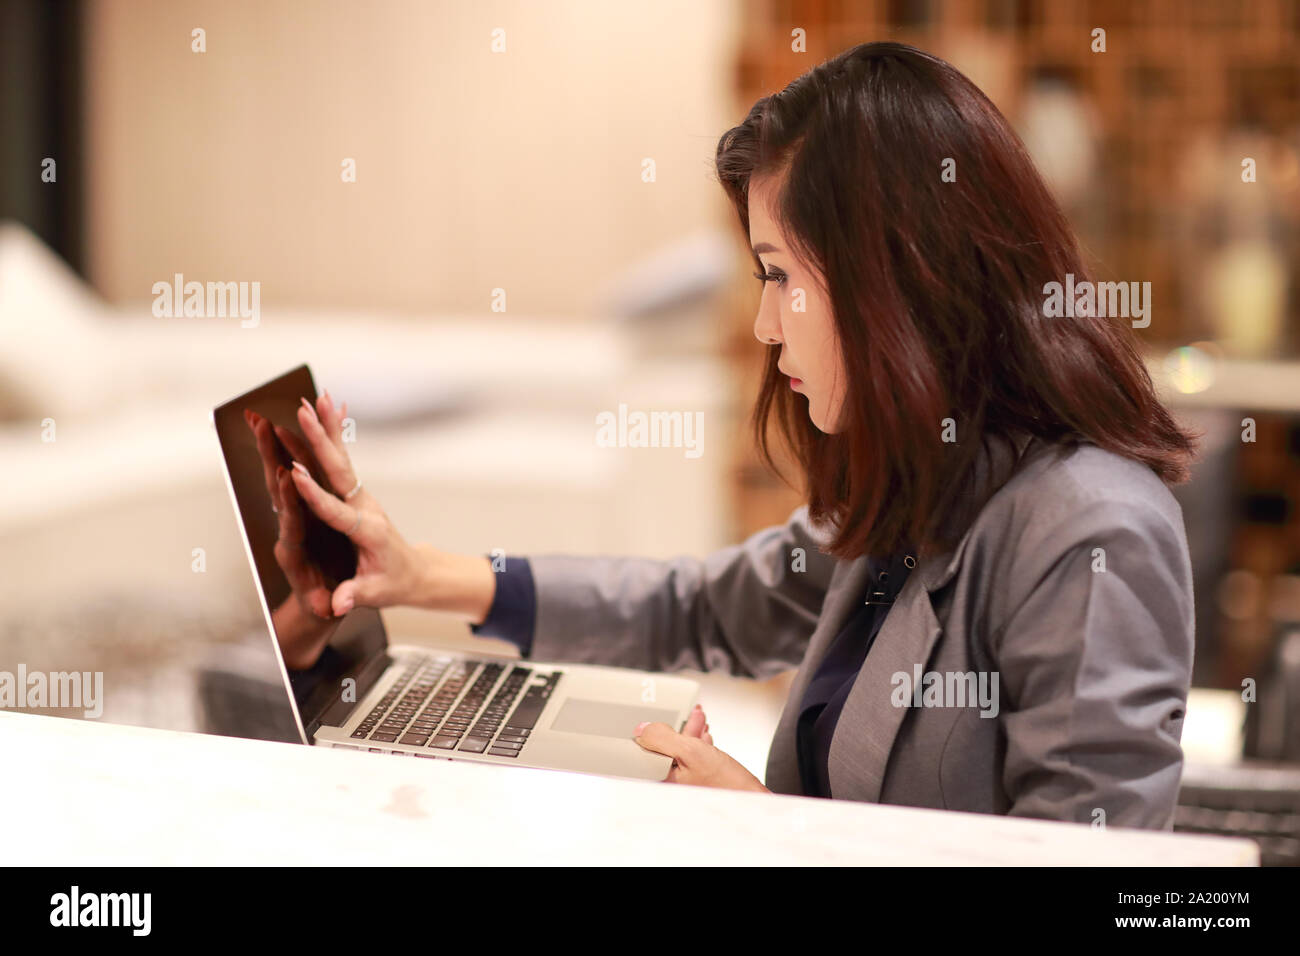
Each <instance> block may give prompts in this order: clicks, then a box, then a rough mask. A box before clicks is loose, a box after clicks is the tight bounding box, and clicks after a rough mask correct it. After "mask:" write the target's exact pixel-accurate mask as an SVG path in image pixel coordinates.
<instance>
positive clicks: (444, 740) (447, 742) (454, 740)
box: [429, 737, 460, 750]
mask: <svg viewBox="0 0 1300 956" xmlns="http://www.w3.org/2000/svg"><path fill="white" fill-rule="evenodd" d="M458 743H460V738H459V737H434V738H433V739H432V740H430V741H429V746H430V747H437V748H438V749H439V750H454V749H455V747H456V745H457V744H458Z"/></svg>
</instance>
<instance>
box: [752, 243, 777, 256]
mask: <svg viewBox="0 0 1300 956" xmlns="http://www.w3.org/2000/svg"><path fill="white" fill-rule="evenodd" d="M753 250H754V255H758V254H759V253H760V252H780V251H781V250H780V248H778V247H777V246H774V245H772V244H771V243H770V242H760V243H759V244H758V245H756V246H754V247H753Z"/></svg>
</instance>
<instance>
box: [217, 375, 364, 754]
mask: <svg viewBox="0 0 1300 956" xmlns="http://www.w3.org/2000/svg"><path fill="white" fill-rule="evenodd" d="M303 397H306V398H307V399H308V401H311V402H312V403H313V404H314V403H315V400H316V385H315V383H314V382H313V381H312V377H311V371H310V369H308V368H307V366H306V365H300V366H299V367H298V368H296V369H293V370H292V371H290V372H286V373H285V374H284V375H281V376H280V377H279V378H277V379H274V380H273V381H270V382H267V383H266V384H265V385H262V386H260V387H258V388H255V389H253V390H252V391H251V392H248V393H246V394H244V395H241V396H239V397H238V398H235V399H232V400H231V401H229V402H226V403H225V404H224V405H221V406H219V407H218V408H217V409H215V410H214V412H213V422H214V424H215V426H216V430H217V439H218V441H219V442H220V444H221V453H222V456H223V458H224V459H225V467H226V475H227V477H228V479H229V481H230V489H231V493H232V495H233V496H234V499H235V509H236V511H237V512H238V519H239V522H240V524H241V526H242V528H243V532H244V541H245V543H246V545H247V548H248V551H249V554H250V555H251V557H252V563H253V571H254V577H255V578H256V579H257V586H258V587H259V588H260V589H261V593H262V598H263V601H264V608H265V609H266V611H267V613H269V615H270V628H271V633H272V635H273V638H274V640H273V641H272V643H273V644H274V646H275V649H276V654H277V655H278V657H279V660H280V664H281V667H282V668H283V671H284V673H285V675H286V679H287V681H288V684H289V688H290V690H291V692H292V697H293V702H294V706H295V709H296V711H297V718H298V722H299V725H300V727H299V729H300V730H301V731H302V732H303V734H304V738H303V739H304V742H308V741H310V740H311V735H312V734H313V733H314V732H315V730H316V729H317V728H318V727H319V726H320V725H321V724H322V723H326V724H330V725H333V726H338V725H340V724H342V723H343V719H344V718H345V717H346V715H347V713H348V712H349V711H350V710H351V709H352V707H353V706H354V705H355V702H357V701H360V700H361V699H362V697H363V696H364V695H365V693H366V692H367V691H368V690H369V689H370V687H371V686H372V685H373V684H374V682H375V681H376V680H377V679H378V678H379V676H380V675H381V674H382V673H383V670H384V667H385V666H387V664H388V663H389V661H388V655H387V653H386V649H387V646H388V641H387V638H386V636H385V634H384V626H383V622H382V620H381V619H380V617H379V612H378V611H377V610H375V609H374V608H367V607H356V608H353V609H352V610H351V611H349V612H348V613H347V614H345V615H344V616H343V617H341V618H338V617H333V616H332V614H331V612H330V610H329V596H330V594H332V592H333V590H334V588H335V587H336V586H337V585H338V584H339V583H340V582H342V581H345V580H347V579H348V578H350V577H352V575H353V574H354V573H355V571H356V566H357V555H356V549H355V548H354V547H353V545H352V542H351V541H349V540H348V538H347V536H346V535H344V534H342V533H341V532H339V531H335V530H334V529H333V528H330V527H329V526H328V525H326V524H325V523H324V522H322V521H321V520H320V519H319V518H317V517H316V516H315V515H314V514H312V512H311V509H310V508H308V507H307V505H306V503H305V502H303V501H302V500H301V499H298V500H297V501H296V502H290V504H289V507H296V508H297V509H298V513H299V515H300V516H301V519H302V525H301V528H302V532H303V534H302V538H301V541H300V543H297V544H295V545H293V546H288V547H283V548H281V549H280V552H279V554H277V552H276V542H277V539H279V538H280V537H281V533H280V532H281V514H280V512H279V510H278V509H277V508H276V501H277V498H274V497H273V495H276V496H279V495H280V494H281V492H280V491H279V490H278V488H277V487H276V479H275V476H276V471H277V467H278V466H280V465H282V466H284V467H285V468H291V467H292V466H293V461H294V460H295V459H297V460H298V461H301V462H302V463H303V465H305V466H306V467H307V469H308V470H309V471H310V472H311V474H312V477H313V478H314V479H315V480H316V482H317V484H319V485H320V486H321V487H322V488H326V489H328V488H329V487H330V485H329V481H328V479H326V478H325V475H324V472H323V471H322V469H321V467H320V463H319V462H318V461H316V458H315V456H314V455H313V454H312V452H311V450H310V446H309V445H308V444H307V441H306V438H305V437H304V436H303V433H302V429H301V428H300V427H299V425H298V409H299V408H300V407H301V404H302V401H301V400H302V398H303ZM248 412H252V413H253V415H252V416H251V417H250V416H249V415H248V414H247V413H248ZM258 417H260V418H262V419H266V420H267V421H268V422H269V423H270V424H271V426H272V427H271V428H269V429H268V428H265V427H260V426H259V430H261V431H262V433H263V440H262V444H261V445H260V446H259V442H258V435H257V430H255V427H254V426H255V424H256V423H257V421H258ZM290 487H291V488H292V485H291V486H290ZM344 490H345V491H346V489H344ZM295 498H296V495H295ZM321 612H324V614H325V615H327V616H326V617H321V616H320V613H321ZM353 682H355V683H353Z"/></svg>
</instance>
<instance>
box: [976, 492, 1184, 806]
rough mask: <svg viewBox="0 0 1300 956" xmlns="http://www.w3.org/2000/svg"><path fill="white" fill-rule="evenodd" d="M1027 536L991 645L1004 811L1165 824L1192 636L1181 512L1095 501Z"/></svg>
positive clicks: (1174, 789) (1178, 754)
mask: <svg viewBox="0 0 1300 956" xmlns="http://www.w3.org/2000/svg"><path fill="white" fill-rule="evenodd" d="M1175 507H1176V506H1175ZM1038 540H1039V541H1042V542H1050V543H1047V544H1043V545H1040V546H1039V547H1038V548H1036V549H1035V551H1036V554H1035V555H1034V557H1033V558H1032V559H1031V561H1030V567H1032V568H1033V569H1035V573H1033V574H1031V575H1030V576H1029V578H1028V579H1029V580H1032V581H1034V582H1035V583H1034V584H1033V586H1032V587H1031V589H1030V591H1029V593H1028V595H1027V597H1026V598H1025V599H1024V601H1023V603H1021V604H1020V606H1019V608H1018V610H1016V611H1015V612H1014V613H1013V614H1012V616H1011V617H1010V619H1009V620H1008V622H1007V624H1006V625H1005V627H1003V628H1001V629H1000V630H999V632H998V637H997V638H996V640H995V641H994V644H995V647H994V649H993V650H994V659H995V660H996V662H997V667H998V670H999V671H1000V683H1001V688H1002V698H1003V702H1004V707H1003V720H1004V728H1005V731H1006V758H1005V762H1004V764H1003V786H1004V788H1005V790H1006V793H1007V794H1008V796H1009V797H1010V800H1011V807H1010V809H1009V811H1008V812H1009V814H1011V815H1012V816H1024V817H1039V818H1047V819H1055V820H1067V821H1074V822H1078V823H1093V822H1094V821H1095V820H1104V824H1105V825H1107V826H1125V827H1145V828H1155V829H1169V828H1170V827H1171V826H1172V824H1173V816H1174V810H1175V807H1176V805H1177V799H1178V787H1179V781H1180V778H1181V776H1182V765H1183V754H1182V748H1181V744H1180V741H1181V737H1182V724H1183V715H1184V713H1185V710H1186V706H1187V694H1188V689H1189V687H1190V684H1191V670H1192V654H1193V644H1194V633H1195V628H1194V623H1193V613H1192V612H1193V598H1192V581H1191V565H1190V560H1189V558H1188V553H1187V541H1186V537H1185V534H1184V532H1183V528H1182V521H1181V516H1178V517H1176V518H1175V520H1174V522H1173V523H1171V520H1170V517H1169V516H1167V515H1165V514H1162V513H1161V511H1160V510H1159V509H1157V508H1154V507H1147V506H1143V505H1139V504H1132V503H1115V502H1106V503H1098V504H1097V505H1095V506H1090V507H1088V508H1085V509H1084V510H1083V511H1082V512H1081V513H1079V514H1076V515H1074V516H1072V517H1071V518H1070V519H1067V521H1066V522H1065V523H1064V524H1063V525H1062V526H1060V527H1058V528H1056V529H1055V530H1054V531H1052V532H1049V533H1048V534H1046V535H1045V536H1043V537H1042V538H1039V539H1038ZM1103 562H1104V563H1103ZM1097 811H1102V812H1103V813H1104V817H1102V816H1100V815H1099V814H1098V813H1097Z"/></svg>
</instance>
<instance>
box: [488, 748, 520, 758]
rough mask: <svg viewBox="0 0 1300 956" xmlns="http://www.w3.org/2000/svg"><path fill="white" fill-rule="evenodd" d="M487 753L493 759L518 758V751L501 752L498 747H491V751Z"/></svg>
mask: <svg viewBox="0 0 1300 956" xmlns="http://www.w3.org/2000/svg"><path fill="white" fill-rule="evenodd" d="M488 753H490V754H492V755H493V756H494V757H518V756H519V751H518V750H502V749H501V748H500V747H493V748H492V749H491V750H489V751H488Z"/></svg>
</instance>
